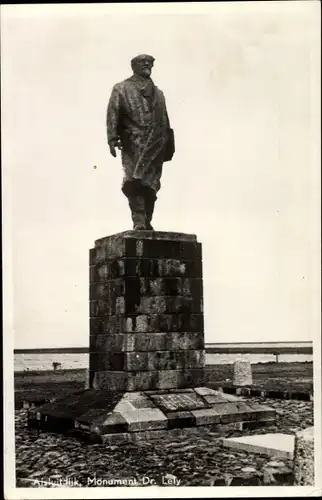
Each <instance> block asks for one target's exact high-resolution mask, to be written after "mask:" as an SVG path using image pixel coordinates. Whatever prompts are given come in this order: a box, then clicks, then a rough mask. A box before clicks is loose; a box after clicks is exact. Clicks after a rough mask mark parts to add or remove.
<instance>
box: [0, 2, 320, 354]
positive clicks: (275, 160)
mask: <svg viewBox="0 0 322 500" xmlns="http://www.w3.org/2000/svg"><path fill="white" fill-rule="evenodd" d="M319 10H320V6H319V3H318V2H256V3H251V2H247V3H234V4H232V3H222V4H218V3H213V4H210V5H208V6H206V5H202V4H196V5H193V4H192V5H191V4H190V5H189V4H186V5H184V6H182V5H179V4H168V5H167V4H164V5H162V4H159V5H153V6H152V5H147V4H141V5H140V4H136V5H133V4H132V5H115V4H114V5H108V4H105V5H95V4H94V5H93V4H88V5H83V6H79V5H55V6H48V5H40V6H34V5H28V6H24V7H23V6H6V7H2V8H1V18H2V20H1V58H2V70H1V77H2V100H3V101H2V135H3V138H2V140H3V143H2V144H3V169H4V179H5V185H4V225H5V230H6V233H5V235H6V237H7V239H6V241H5V242H4V243H5V244H6V249H7V253H6V254H5V255H7V259H6V261H5V262H4V263H5V264H6V266H7V268H6V270H7V279H9V278H10V274H9V272H12V274H11V277H12V284H13V287H12V294H13V295H12V297H13V313H14V316H13V318H14V325H13V327H14V341H15V347H16V348H23V347H30V348H31V347H50V346H61V347H63V346H87V345H88V335H89V330H88V309H89V308H88V251H89V248H91V247H92V246H93V244H94V240H95V239H98V238H101V237H103V236H107V235H111V234H114V233H117V232H120V231H123V230H126V229H128V228H130V226H131V221H130V213H129V209H128V206H127V200H126V198H125V197H124V195H123V194H122V193H121V191H120V187H121V179H122V171H121V163H120V159H119V158H117V159H113V158H112V157H111V156H110V155H109V151H108V147H107V143H106V131H105V114H106V106H107V102H108V99H109V96H110V92H111V88H112V86H113V84H115V83H116V82H118V81H121V80H123V79H124V78H127V77H128V76H130V74H131V70H130V59H131V58H132V57H133V56H135V55H137V54H139V53H142V52H144V53H149V54H152V55H153V56H154V57H155V68H154V71H153V75H152V76H153V79H154V81H155V83H156V84H157V85H158V86H159V87H160V88H161V89H162V90H163V91H164V93H165V96H166V99H167V106H168V112H169V116H170V120H171V123H172V126H173V128H174V129H175V134H176V148H177V151H176V154H175V157H174V159H173V161H172V162H170V163H166V164H165V166H164V174H163V178H162V188H161V192H160V196H159V199H158V202H157V205H156V211H155V218H154V226H155V228H156V229H158V230H164V231H180V232H186V233H195V234H197V237H198V241H200V242H201V243H202V245H203V259H204V260H203V267H204V296H205V300H204V306H205V339H206V342H230V341H231V342H235V341H241V342H247V341H279V340H280V341H285V340H312V339H313V338H314V336H315V335H316V334H317V333H318V324H319V321H318V310H319V275H320V272H319V269H320V263H319V258H318V252H319V197H320V178H319V142H318V134H319V117H318V109H319V102H318V99H319V97H318V96H319V92H320V90H319V85H320V81H319V75H320V70H319V53H318V50H319V36H320V34H319V33H320V27H319V21H318V20H319ZM94 166H96V167H97V168H94ZM8 249H9V251H8ZM10 266H12V267H10ZM8 328H9V325H8V324H7V332H6V333H7V334H8V335H12V332H10V331H8Z"/></svg>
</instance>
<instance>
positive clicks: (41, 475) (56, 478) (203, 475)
mask: <svg viewBox="0 0 322 500" xmlns="http://www.w3.org/2000/svg"><path fill="white" fill-rule="evenodd" d="M247 400H248V401H252V402H257V403H262V404H265V405H267V406H271V407H273V408H275V409H276V411H277V422H276V426H274V427H272V426H271V427H263V428H262V429H256V430H247V431H243V432H238V431H230V432H225V434H222V435H221V437H223V436H224V437H232V436H234V437H237V436H241V435H251V434H260V433H262V434H264V433H267V432H284V433H287V434H292V433H295V432H297V431H298V430H300V429H304V428H306V427H309V426H312V425H313V404H312V402H309V401H296V400H276V399H263V398H248V399H247ZM26 417H27V412H26V411H25V410H17V411H16V414H15V423H16V478H17V486H18V487H19V486H21V487H37V486H39V483H38V481H40V480H41V481H46V482H47V483H49V484H41V486H47V487H53V486H59V485H62V486H64V485H65V486H69V487H72V486H74V487H77V486H79V487H84V486H86V487H87V486H90V487H91V486H92V487H93V486H100V487H101V486H120V485H124V486H132V485H134V486H136V485H137V486H142V485H144V484H145V483H147V481H148V479H144V478H149V481H150V483H149V484H151V482H152V481H154V483H153V484H157V485H170V486H172V485H173V482H174V481H180V483H179V484H178V483H176V484H177V485H179V486H209V485H251V484H254V485H256V484H257V485H261V484H267V485H268V484H276V478H277V477H280V478H282V479H281V480H280V481H279V483H278V484H281V485H283V484H284V485H288V484H292V461H290V460H283V461H282V460H280V459H277V458H274V457H273V458H271V459H269V458H267V457H265V456H262V455H254V454H250V453H245V452H242V451H233V450H230V449H225V448H222V447H221V442H220V439H219V438H218V433H215V432H212V431H211V430H209V429H204V428H200V430H199V431H198V433H197V434H194V435H191V434H189V431H188V430H184V429H183V430H182V432H180V434H179V435H176V436H173V434H172V435H170V434H169V438H168V439H163V440H162V442H158V441H149V442H148V441H144V442H139V443H135V444H134V443H128V442H124V443H122V444H119V445H113V446H112V445H106V444H104V445H102V444H98V445H86V444H83V443H81V442H79V441H78V440H76V439H74V438H70V437H64V436H60V435H53V434H45V433H42V434H40V436H39V437H38V438H35V436H34V435H33V434H32V433H30V432H29V431H28V429H27V428H26ZM95 477H96V480H94V478H95ZM283 478H284V479H283ZM101 481H104V482H103V483H102V482H101ZM120 481H122V483H121V482H120ZM144 481H145V483H144ZM50 483H52V484H50Z"/></svg>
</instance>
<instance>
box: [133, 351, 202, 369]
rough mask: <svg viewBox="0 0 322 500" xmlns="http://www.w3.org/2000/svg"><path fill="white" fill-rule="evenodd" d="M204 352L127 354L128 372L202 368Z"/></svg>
mask: <svg viewBox="0 0 322 500" xmlns="http://www.w3.org/2000/svg"><path fill="white" fill-rule="evenodd" d="M203 366H204V351H192V350H190V351H152V352H131V353H129V352H127V353H125V367H124V369H125V370H127V371H146V370H151V371H152V370H185V369H190V368H202V367H203Z"/></svg>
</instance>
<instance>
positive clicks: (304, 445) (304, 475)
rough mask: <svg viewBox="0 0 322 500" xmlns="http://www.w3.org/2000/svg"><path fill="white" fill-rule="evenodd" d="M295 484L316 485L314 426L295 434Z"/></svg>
mask: <svg viewBox="0 0 322 500" xmlns="http://www.w3.org/2000/svg"><path fill="white" fill-rule="evenodd" d="M294 484H295V485H297V486H299V485H301V486H314V427H308V428H306V429H304V430H302V431H299V432H297V433H296V434H295V449H294Z"/></svg>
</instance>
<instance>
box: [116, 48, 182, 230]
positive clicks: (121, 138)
mask: <svg viewBox="0 0 322 500" xmlns="http://www.w3.org/2000/svg"><path fill="white" fill-rule="evenodd" d="M153 63H154V58H153V57H152V56H149V55H145V54H142V55H139V56H137V57H134V59H132V61H131V66H132V70H133V75H132V76H131V77H130V78H127V79H126V80H124V81H123V82H120V83H117V84H116V85H114V87H113V90H112V94H111V97H110V100H109V104H108V108H107V119H106V125H107V140H108V144H109V148H110V153H111V155H112V156H114V157H116V148H118V149H120V150H121V155H122V165H123V170H124V178H123V185H122V191H123V193H124V194H125V196H127V198H128V200H129V206H130V209H131V212H132V220H133V228H134V229H147V230H153V227H152V225H151V221H152V216H153V210H154V204H155V200H156V198H157V192H158V191H159V189H160V186H161V184H160V179H161V175H162V165H163V163H164V162H165V161H169V160H171V159H172V156H173V153H174V136H173V130H172V129H171V128H170V123H169V118H168V113H167V108H166V104H165V98H164V95H163V92H162V91H161V90H160V89H158V87H156V86H155V85H154V83H153V81H152V80H151V77H150V75H151V72H152V67H153Z"/></svg>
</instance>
